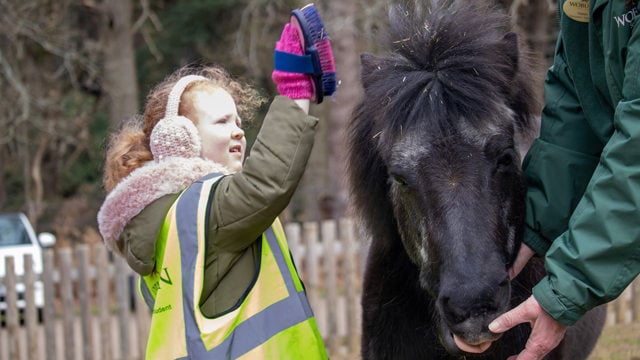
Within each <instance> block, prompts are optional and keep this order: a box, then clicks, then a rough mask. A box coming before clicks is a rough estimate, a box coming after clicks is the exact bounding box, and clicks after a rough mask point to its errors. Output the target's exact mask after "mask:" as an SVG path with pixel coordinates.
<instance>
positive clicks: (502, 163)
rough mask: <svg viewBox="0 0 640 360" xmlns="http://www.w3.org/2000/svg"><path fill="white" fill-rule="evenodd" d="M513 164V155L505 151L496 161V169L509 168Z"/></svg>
mask: <svg viewBox="0 0 640 360" xmlns="http://www.w3.org/2000/svg"><path fill="white" fill-rule="evenodd" d="M512 164H513V153H512V152H511V151H505V152H504V153H502V155H500V157H499V158H498V160H497V165H498V167H509V166H511V165H512Z"/></svg>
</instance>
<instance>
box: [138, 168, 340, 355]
mask: <svg viewBox="0 0 640 360" xmlns="http://www.w3.org/2000/svg"><path fill="white" fill-rule="evenodd" d="M219 178H220V176H219V175H217V174H216V175H214V174H212V175H207V176H205V177H204V178H202V179H201V180H199V181H196V182H195V183H193V184H192V185H191V186H190V187H188V188H187V189H186V190H185V191H184V192H183V193H182V194H181V195H180V196H179V197H178V200H176V202H175V203H174V204H173V206H172V207H171V209H170V210H169V212H168V214H167V217H166V219H165V222H164V225H163V228H162V231H161V233H160V235H159V238H158V244H157V247H156V268H155V270H154V272H153V273H152V274H150V275H148V276H145V277H144V278H143V280H144V281H140V291H141V293H142V296H143V297H144V298H145V301H146V302H147V304H148V305H149V307H150V308H151V309H152V310H153V314H152V317H151V328H150V334H149V339H148V342H147V352H146V358H147V359H154V360H155V359H245V360H249V359H260V360H264V359H278V360H279V359H327V354H326V350H325V348H324V344H323V342H322V337H321V336H320V332H319V331H318V327H317V325H316V322H315V319H314V317H313V313H312V312H311V307H310V306H309V302H308V300H307V297H306V295H305V292H304V288H303V285H302V282H301V281H300V278H299V277H298V274H297V271H296V269H295V266H294V264H293V259H292V258H291V255H290V253H289V248H288V246H287V242H286V238H285V234H284V231H283V229H282V225H281V224H280V222H279V220H277V219H276V221H275V222H274V223H273V224H272V226H271V227H270V228H269V229H268V230H267V231H266V232H265V233H264V234H263V235H262V241H261V245H260V247H261V251H260V252H261V257H260V263H259V264H258V270H257V277H256V279H255V280H254V283H253V285H252V286H251V287H250V288H249V289H247V292H246V295H245V297H244V298H243V299H241V300H240V301H239V302H238V304H237V305H236V306H235V307H233V308H232V309H230V310H228V311H226V312H225V313H223V314H220V315H218V316H216V317H214V318H207V317H206V316H204V315H203V314H202V312H201V310H200V306H199V301H200V295H201V292H202V284H203V281H204V260H205V259H204V258H205V251H206V249H205V238H206V236H207V235H206V233H207V231H206V226H207V219H208V216H209V214H207V209H208V202H209V198H210V196H209V195H210V191H211V188H212V186H213V185H214V184H215V183H216V181H218V179H219Z"/></svg>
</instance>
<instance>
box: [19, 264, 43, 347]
mask: <svg viewBox="0 0 640 360" xmlns="http://www.w3.org/2000/svg"><path fill="white" fill-rule="evenodd" d="M23 263H24V279H23V280H24V286H25V294H24V297H25V298H24V299H25V301H26V307H25V309H24V321H25V327H26V330H27V354H28V357H29V358H31V359H33V358H39V357H40V337H39V336H36V334H37V333H38V332H37V331H38V329H37V326H38V314H37V312H38V310H37V309H36V300H35V293H36V291H35V283H36V277H35V274H34V272H33V256H32V255H31V254H25V255H24V259H23Z"/></svg>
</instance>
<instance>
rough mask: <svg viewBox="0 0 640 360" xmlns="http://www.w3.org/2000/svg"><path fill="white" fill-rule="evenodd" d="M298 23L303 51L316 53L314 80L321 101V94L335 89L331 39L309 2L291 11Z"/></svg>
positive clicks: (334, 68) (328, 93)
mask: <svg viewBox="0 0 640 360" xmlns="http://www.w3.org/2000/svg"><path fill="white" fill-rule="evenodd" d="M292 15H294V16H295V17H296V18H297V20H298V23H299V26H300V28H301V31H302V34H303V35H304V41H305V48H306V49H305V51H306V52H308V53H314V52H315V53H317V57H318V62H319V66H320V69H317V70H320V71H319V72H318V74H315V75H314V82H315V84H316V89H319V90H321V91H318V93H317V94H316V95H317V97H318V103H320V102H322V96H323V95H332V94H333V93H334V92H335V91H336V65H335V62H334V58H333V50H332V49H331V41H330V40H329V34H328V33H327V31H326V29H325V27H324V23H323V22H322V19H321V18H320V14H319V13H318V11H317V9H316V7H315V6H314V5H313V4H309V5H307V6H305V7H303V8H302V9H300V10H294V11H293V12H292Z"/></svg>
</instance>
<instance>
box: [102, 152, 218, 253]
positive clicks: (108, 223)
mask: <svg viewBox="0 0 640 360" xmlns="http://www.w3.org/2000/svg"><path fill="white" fill-rule="evenodd" d="M216 172H217V173H222V174H229V173H230V172H229V170H227V169H226V168H224V167H223V166H222V165H220V164H217V163H214V162H212V161H209V160H205V159H202V158H188V159H186V158H177V157H174V158H167V159H164V160H162V161H160V162H156V161H150V162H148V163H147V164H145V165H144V166H142V167H140V168H138V169H136V170H134V171H133V172H131V174H129V175H128V176H127V177H125V178H124V179H122V180H121V181H120V182H119V183H118V185H116V187H115V188H114V189H113V190H112V191H111V192H110V193H109V194H108V195H107V197H106V199H105V201H104V203H103V204H102V206H101V207H100V211H99V212H98V227H99V229H100V234H101V235H102V237H103V239H104V242H105V244H106V246H107V248H108V249H110V250H111V251H114V252H116V253H118V254H119V255H123V254H122V253H121V252H120V249H119V248H118V246H117V241H118V238H119V237H120V234H121V233H122V230H123V229H124V227H125V226H126V225H127V223H128V222H129V221H131V219H132V218H133V217H135V216H136V215H138V214H139V213H140V212H141V211H142V210H143V209H144V208H145V207H147V206H148V205H149V204H151V203H152V202H154V201H155V200H157V199H159V198H161V197H163V196H165V195H169V194H176V193H178V192H180V191H182V190H183V189H185V188H186V187H187V186H189V185H190V184H191V183H192V182H194V181H196V180H198V179H200V178H201V177H203V176H205V175H207V174H210V173H216Z"/></svg>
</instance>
